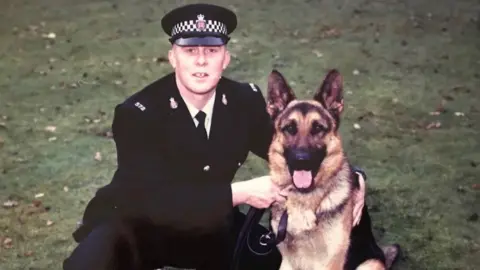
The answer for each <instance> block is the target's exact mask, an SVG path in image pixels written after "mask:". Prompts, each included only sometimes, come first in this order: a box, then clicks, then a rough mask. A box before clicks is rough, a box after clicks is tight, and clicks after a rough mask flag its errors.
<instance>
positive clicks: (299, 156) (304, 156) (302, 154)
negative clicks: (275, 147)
mask: <svg viewBox="0 0 480 270" xmlns="http://www.w3.org/2000/svg"><path fill="white" fill-rule="evenodd" d="M292 154H293V157H294V159H295V160H298V161H308V160H310V152H308V151H307V150H304V149H295V150H293V151H292Z"/></svg>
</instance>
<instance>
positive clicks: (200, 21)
mask: <svg viewBox="0 0 480 270" xmlns="http://www.w3.org/2000/svg"><path fill="white" fill-rule="evenodd" d="M205 25H206V22H205V16H204V15H203V14H199V15H197V21H196V27H197V30H198V31H203V30H205Z"/></svg>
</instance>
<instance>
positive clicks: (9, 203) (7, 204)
mask: <svg viewBox="0 0 480 270" xmlns="http://www.w3.org/2000/svg"><path fill="white" fill-rule="evenodd" d="M17 205H18V202H17V201H13V200H8V201H6V202H4V203H3V207H5V208H13V207H15V206H17Z"/></svg>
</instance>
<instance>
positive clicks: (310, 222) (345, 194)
mask: <svg viewBox="0 0 480 270" xmlns="http://www.w3.org/2000/svg"><path fill="white" fill-rule="evenodd" d="M347 174H348V173H347V172H346V174H345V175H341V176H340V178H338V177H339V176H337V177H336V178H337V179H336V180H335V181H337V183H336V184H335V187H334V188H333V189H332V190H330V191H329V192H328V194H321V192H319V191H318V192H314V193H312V194H298V195H294V196H292V198H289V200H287V202H286V203H285V204H284V205H274V206H273V207H272V218H271V225H272V228H273V231H274V232H275V234H277V233H278V225H279V220H280V217H281V215H282V213H283V211H285V209H286V210H287V213H288V223H287V236H286V238H285V240H284V241H283V242H281V243H280V244H279V245H278V248H279V251H280V253H281V254H282V257H283V262H282V268H280V269H281V270H283V269H291V270H293V269H298V270H307V269H315V270H317V269H329V270H331V269H343V263H344V260H345V254H346V252H347V249H348V245H349V238H350V231H351V224H352V219H353V217H352V211H353V209H352V208H353V201H352V198H353V197H352V196H351V192H352V188H351V181H349V180H346V179H342V176H343V177H347ZM319 197H320V198H323V199H321V200H318V198H319ZM315 198H317V200H316V201H317V202H316V203H313V204H312V202H314V201H315ZM302 202H303V203H302Z"/></svg>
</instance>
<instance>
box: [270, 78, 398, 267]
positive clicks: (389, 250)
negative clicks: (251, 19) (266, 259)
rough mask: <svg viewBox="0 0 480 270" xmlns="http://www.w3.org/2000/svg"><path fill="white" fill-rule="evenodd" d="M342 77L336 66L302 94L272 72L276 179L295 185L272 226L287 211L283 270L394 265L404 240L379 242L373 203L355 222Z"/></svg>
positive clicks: (355, 185)
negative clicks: (342, 127) (309, 95)
mask: <svg viewBox="0 0 480 270" xmlns="http://www.w3.org/2000/svg"><path fill="white" fill-rule="evenodd" d="M342 84H343V82H342V78H341V75H340V73H339V72H338V71H337V70H331V71H330V72H329V73H328V74H327V75H326V77H325V79H324V81H323V83H322V84H321V86H320V87H319V88H318V90H317V92H316V93H315V94H314V97H313V99H312V100H297V99H296V97H295V95H294V93H293V91H292V89H291V88H290V87H289V85H288V83H287V81H286V80H285V79H284V77H283V76H282V74H280V73H279V72H278V71H277V70H273V71H272V73H271V74H270V76H269V79H268V95H267V96H268V97H267V110H268V112H269V114H270V116H271V118H272V120H273V122H274V126H275V134H274V138H273V141H272V144H271V146H270V149H269V167H270V174H271V177H272V180H273V181H274V182H275V183H276V184H277V185H279V186H280V188H282V189H283V188H287V187H288V186H292V187H293V188H292V189H291V191H290V192H289V195H288V198H287V200H286V202H284V203H278V204H277V203H275V204H273V205H272V208H271V222H270V223H271V226H272V231H273V232H274V233H275V235H277V237H278V233H279V230H278V228H279V225H281V224H279V223H281V222H280V219H281V217H282V215H283V214H284V212H286V217H287V222H286V234H285V235H286V236H285V238H284V240H283V241H282V242H280V243H278V245H277V247H278V249H279V251H280V253H281V255H282V258H283V259H282V263H281V266H280V270H322V269H328V270H340V269H342V270H343V269H375V270H376V269H388V268H390V266H391V264H392V263H393V261H394V260H395V258H396V257H397V254H398V252H399V249H400V247H399V246H398V245H392V246H387V247H384V248H380V247H379V246H378V245H377V243H376V241H375V239H374V236H373V233H372V228H371V222H370V217H369V215H368V211H367V208H366V206H364V208H363V212H362V218H361V221H360V223H359V224H358V225H357V226H355V227H353V224H352V223H353V206H354V204H353V198H354V195H355V192H356V190H358V188H359V185H358V179H357V178H355V175H356V174H355V172H354V171H353V170H352V168H351V166H350V164H349V162H348V160H347V158H346V156H345V153H344V150H343V147H342V140H341V138H340V135H339V132H338V127H339V124H340V114H341V112H342V110H343V95H342V90H343V89H342V88H343V85H342Z"/></svg>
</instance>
